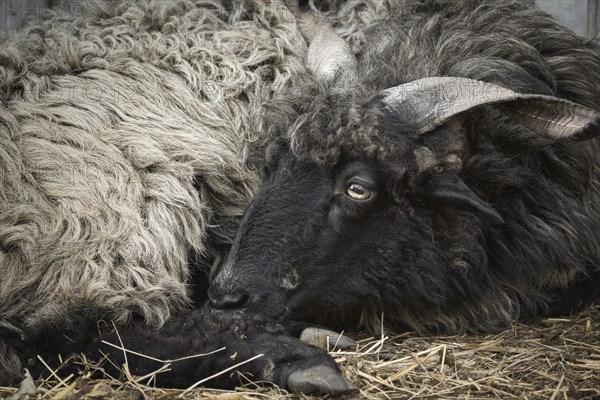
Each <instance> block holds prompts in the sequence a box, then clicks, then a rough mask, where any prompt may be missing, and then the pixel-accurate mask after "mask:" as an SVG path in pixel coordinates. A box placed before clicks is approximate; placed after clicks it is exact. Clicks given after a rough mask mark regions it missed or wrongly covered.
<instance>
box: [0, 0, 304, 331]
mask: <svg viewBox="0 0 600 400" xmlns="http://www.w3.org/2000/svg"><path fill="white" fill-rule="evenodd" d="M146 3H147V4H146ZM245 5H246V7H244V8H243V9H239V7H238V9H239V11H236V12H233V11H232V10H230V9H226V8H224V6H223V5H222V4H221V2H218V1H214V2H207V1H197V2H191V1H175V2H164V1H153V2H152V1H151V2H133V3H132V2H121V3H118V4H116V3H115V2H107V3H99V4H97V5H93V6H90V7H89V8H87V9H85V15H83V16H82V17H78V16H77V15H76V16H75V17H76V18H72V17H73V15H72V14H69V13H61V12H57V13H55V14H53V15H51V16H50V18H49V19H48V20H46V21H42V22H39V23H37V24H31V25H29V26H27V27H26V28H25V29H24V30H22V31H20V32H18V33H17V34H15V35H14V36H12V37H10V38H8V39H6V40H5V42H4V43H3V49H2V51H1V54H0V61H1V67H0V89H1V90H2V99H3V102H2V107H1V109H0V113H1V119H0V121H1V122H0V141H1V144H2V146H1V149H2V151H1V153H0V170H1V171H2V174H1V178H2V179H1V180H0V198H1V199H2V203H1V204H2V205H1V206H0V273H1V275H2V277H3V279H2V281H1V282H0V316H1V318H2V319H4V320H13V321H18V322H19V323H24V324H25V325H26V326H29V327H38V326H42V325H43V324H45V323H48V322H51V323H54V324H64V323H67V322H68V321H69V320H72V319H74V318H75V317H76V316H77V315H78V314H81V313H85V314H86V315H87V316H89V315H92V314H95V313H107V315H108V316H109V317H110V318H115V319H117V320H119V321H124V320H126V319H128V318H129V317H130V316H131V315H132V314H133V313H137V314H141V315H142V316H143V317H144V318H145V319H146V320H147V321H149V322H152V323H155V324H160V323H162V322H163V321H165V319H166V318H167V317H168V316H169V313H170V312H171V310H172V309H174V308H181V307H182V305H184V304H186V303H187V302H188V299H189V294H190V293H189V289H188V287H187V284H188V278H189V275H190V273H191V272H190V270H189V268H188V256H189V254H190V253H196V254H198V255H199V256H200V265H204V266H208V265H209V264H210V263H211V262H212V260H213V259H214V257H215V256H216V253H217V252H218V250H220V246H221V247H222V246H224V245H226V243H228V241H229V237H230V235H231V232H232V230H233V229H235V220H236V218H237V217H238V216H240V215H241V213H242V212H243V209H244V207H245V206H246V204H247V203H248V202H249V199H250V197H251V195H252V194H253V192H254V191H255V189H256V187H257V185H258V175H257V173H256V171H255V170H252V169H250V168H248V166H247V165H246V161H247V160H246V158H247V155H248V146H249V144H250V143H251V142H252V141H253V140H256V139H257V136H258V135H259V132H258V130H257V127H258V126H259V125H260V124H261V121H260V117H261V116H260V106H261V104H262V103H264V102H267V101H268V100H269V99H270V98H271V97H272V96H273V94H274V93H275V92H277V91H280V90H283V89H286V88H288V87H290V86H292V85H294V84H295V83H296V81H297V80H300V79H302V76H303V74H304V73H305V70H304V67H303V66H302V62H301V61H302V56H303V55H304V53H305V46H304V43H303V41H302V39H301V37H300V36H299V34H298V33H297V31H296V28H295V24H294V20H293V18H292V16H291V15H290V14H289V12H287V9H285V8H283V6H282V5H281V4H279V3H273V4H269V3H265V2H260V1H253V2H246V4H245ZM207 238H210V241H209V240H208V239H207Z"/></svg>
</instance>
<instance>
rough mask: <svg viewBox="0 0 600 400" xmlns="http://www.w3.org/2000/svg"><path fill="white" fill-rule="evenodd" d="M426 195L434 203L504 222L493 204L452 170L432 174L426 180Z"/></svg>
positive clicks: (495, 221)
mask: <svg viewBox="0 0 600 400" xmlns="http://www.w3.org/2000/svg"><path fill="white" fill-rule="evenodd" d="M424 197H425V199H426V200H427V201H428V202H430V203H432V204H435V205H438V206H442V207H450V208H454V209H457V210H460V211H468V212H470V213H473V214H475V215H477V216H478V217H480V218H482V219H484V220H486V221H488V222H491V223H493V224H503V223H504V219H502V217H501V216H500V214H498V212H497V211H496V210H494V208H493V207H492V206H490V205H489V204H488V203H486V202H485V201H483V200H482V199H481V198H480V197H479V196H477V195H476V194H475V192H473V190H471V188H469V187H468V186H467V185H466V184H465V182H464V181H463V180H462V179H460V178H459V177H458V176H457V175H455V174H453V173H450V172H444V173H442V174H439V175H432V176H430V177H429V178H428V179H427V181H426V182H425V189H424Z"/></svg>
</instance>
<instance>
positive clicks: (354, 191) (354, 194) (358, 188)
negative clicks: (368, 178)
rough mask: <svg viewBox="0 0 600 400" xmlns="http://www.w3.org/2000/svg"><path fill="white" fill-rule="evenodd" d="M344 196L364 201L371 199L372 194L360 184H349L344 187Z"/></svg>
mask: <svg viewBox="0 0 600 400" xmlns="http://www.w3.org/2000/svg"><path fill="white" fill-rule="evenodd" d="M346 196H348V197H350V198H351V199H353V200H357V201H366V200H370V199H371V198H373V192H371V191H370V190H369V189H367V188H366V187H364V186H363V185H361V184H360V183H356V182H351V183H349V184H348V186H347V187H346Z"/></svg>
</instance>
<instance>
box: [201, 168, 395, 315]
mask: <svg viewBox="0 0 600 400" xmlns="http://www.w3.org/2000/svg"><path fill="white" fill-rule="evenodd" d="M388 202H389V200H388V196H387V195H386V193H385V190H384V188H383V187H382V184H381V178H380V177H379V176H378V173H377V171H376V170H375V169H374V167H373V166H371V165H369V163H367V162H363V161H360V160H351V161H348V162H341V163H339V165H337V166H336V167H333V168H325V169H324V168H322V167H321V168H317V167H316V166H311V165H307V164H303V163H300V162H298V161H295V160H294V159H293V158H292V157H291V156H288V157H287V158H286V159H284V160H283V161H282V162H280V164H279V165H278V166H277V167H276V168H275V170H274V171H272V172H271V173H270V174H269V175H268V176H267V177H266V179H265V182H264V184H263V187H262V189H261V190H260V191H259V193H258V194H257V196H256V198H255V200H254V202H253V203H252V205H251V206H250V208H249V209H248V210H247V212H246V215H245V216H244V219H243V221H242V223H241V226H240V228H239V230H238V234H237V236H236V239H235V242H234V244H233V247H232V249H231V251H230V253H229V255H228V257H227V259H226V260H225V261H224V263H223V265H222V266H221V269H220V271H219V273H218V275H217V276H216V278H215V279H214V282H213V284H212V286H211V288H210V290H209V298H210V299H211V302H212V303H213V306H214V307H216V308H233V307H244V308H247V309H252V310H254V311H259V312H261V313H263V314H267V315H270V316H275V317H287V318H301V317H308V316H310V315H313V314H317V313H319V312H322V311H325V310H327V309H330V308H333V307H339V306H349V305H353V304H358V303H361V302H364V301H369V302H377V301H378V299H379V297H380V296H381V292H382V290H381V289H382V288H381V282H380V281H379V279H380V278H381V276H385V275H386V273H385V272H384V271H385V270H386V266H385V254H386V252H387V251H388V250H389V248H386V246H387V244H386V241H388V240H390V239H391V238H389V236H388V234H389V232H386V230H387V228H386V227H388V226H389V224H391V223H392V221H390V216H389V212H385V210H389V209H390V207H389V206H387V207H386V205H387V203H388ZM386 237H388V239H387V240H386V239H385V238H386ZM388 247H389V246H388ZM374 271H375V272H374ZM377 271H379V273H378V272H377Z"/></svg>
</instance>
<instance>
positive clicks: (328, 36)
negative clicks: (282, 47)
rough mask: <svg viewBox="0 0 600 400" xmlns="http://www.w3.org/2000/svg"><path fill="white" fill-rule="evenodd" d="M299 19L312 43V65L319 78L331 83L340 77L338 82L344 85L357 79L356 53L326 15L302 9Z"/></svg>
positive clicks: (309, 52) (305, 35)
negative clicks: (328, 20) (327, 19)
mask: <svg viewBox="0 0 600 400" xmlns="http://www.w3.org/2000/svg"><path fill="white" fill-rule="evenodd" d="M296 20H297V21H298V26H299V28H300V32H301V33H302V36H303V37H304V40H306V43H307V44H308V56H307V65H308V68H309V69H310V70H311V71H313V73H314V74H315V76H316V77H317V79H319V80H320V81H321V82H323V83H330V82H333V81H334V79H336V78H337V79H338V81H336V82H337V83H340V84H342V85H343V86H346V85H349V84H352V83H354V82H356V68H357V65H356V64H357V62H356V57H355V56H354V53H353V52H352V49H351V48H350V46H349V45H348V43H346V42H345V41H344V40H343V39H342V38H341V37H339V36H338V35H337V34H336V33H335V32H334V31H333V28H332V27H331V25H330V24H329V23H328V22H327V21H326V19H325V18H324V17H322V16H319V15H316V14H313V13H308V12H298V13H296Z"/></svg>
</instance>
